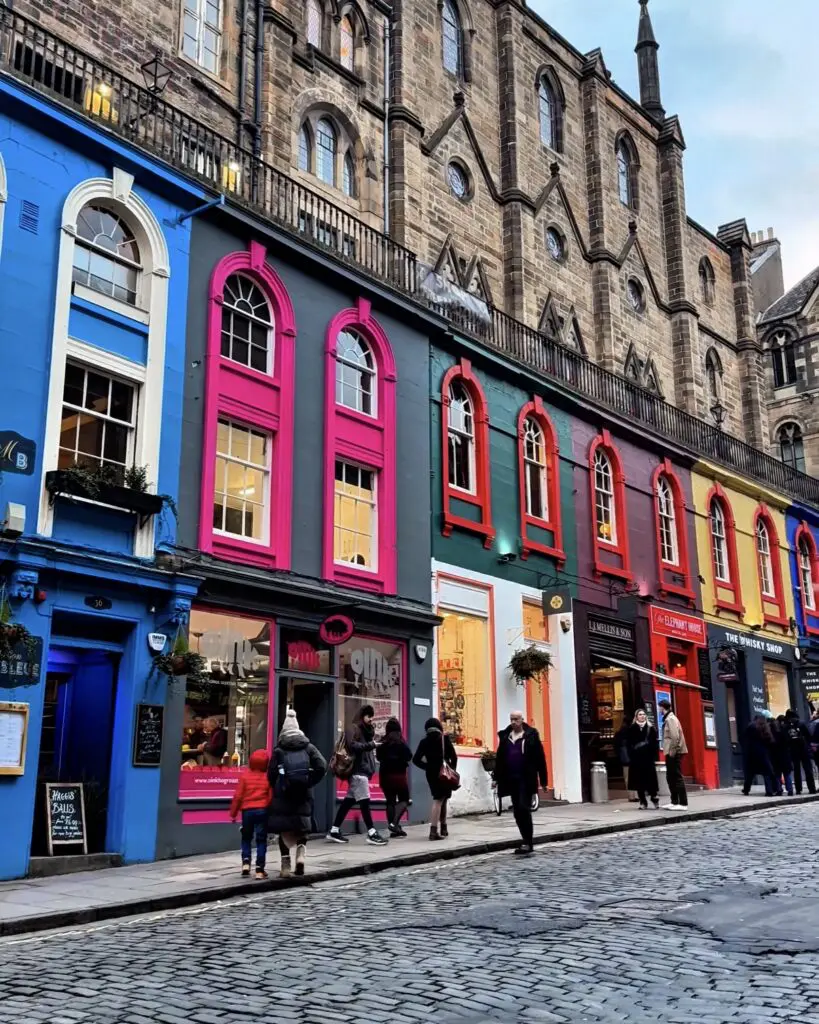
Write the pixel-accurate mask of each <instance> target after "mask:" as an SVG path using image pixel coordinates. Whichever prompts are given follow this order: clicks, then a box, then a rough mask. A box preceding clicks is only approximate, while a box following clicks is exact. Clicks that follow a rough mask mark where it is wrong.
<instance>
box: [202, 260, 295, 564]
mask: <svg viewBox="0 0 819 1024" xmlns="http://www.w3.org/2000/svg"><path fill="white" fill-rule="evenodd" d="M266 256H267V253H266V250H265V248H264V246H263V245H261V244H260V243H258V242H251V243H250V245H249V247H248V249H247V251H246V252H234V253H230V254H228V255H227V256H224V257H223V258H222V259H221V260H220V261H219V262H218V263H217V264H216V266H215V267H214V270H213V274H212V275H211V279H210V291H209V298H208V303H209V312H208V340H207V349H206V354H205V403H204V405H205V407H204V436H203V444H202V448H203V454H202V492H201V508H200V516H199V547H200V548H201V550H202V551H206V552H208V553H209V554H213V555H216V556H217V557H219V558H226V559H230V560H232V561H237V562H242V563H244V564H248V565H257V566H262V567H265V568H271V569H289V568H290V525H291V509H292V504H293V502H292V491H293V394H294V386H295V379H294V378H295V356H296V320H295V316H294V314H293V304H292V303H291V301H290V296H289V295H288V294H287V289H286V288H285V287H284V285H283V284H282V281H281V279H280V278H279V276H278V275H277V274H276V273H275V271H274V270H273V268H272V267H271V266H270V265H269V264H268V263H267V261H266ZM232 274H242V275H243V276H244V277H247V278H249V279H250V280H252V281H253V282H254V283H255V284H257V285H258V286H259V287H260V288H261V289H262V291H263V292H264V293H265V296H266V297H267V300H268V302H269V303H270V306H271V311H272V314H273V322H274V328H273V332H274V352H273V367H272V372H271V373H262V372H261V371H260V370H254V369H252V368H251V367H249V366H243V365H242V364H241V363H236V362H234V361H233V360H231V359H227V358H226V357H225V356H223V355H222V344H221V338H222V305H223V302H224V289H225V282H226V281H227V279H228V278H229V277H230V276H231V275H232ZM220 416H224V417H227V418H229V419H230V420H232V421H233V422H235V423H239V424H240V425H242V426H247V427H251V428H255V429H257V430H260V431H264V432H265V433H266V434H269V435H270V476H269V480H270V488H269V500H268V504H269V508H268V513H269V521H268V530H267V542H266V543H264V544H261V543H255V542H253V541H248V540H244V539H242V538H241V537H227V536H224V535H222V534H217V533H214V530H213V498H214V480H215V473H216V434H217V424H218V420H219V417H220Z"/></svg>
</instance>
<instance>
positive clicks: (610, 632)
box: [589, 618, 634, 642]
mask: <svg viewBox="0 0 819 1024" xmlns="http://www.w3.org/2000/svg"><path fill="white" fill-rule="evenodd" d="M589 632H590V633H596V634H597V635H598V636H611V637H615V638H616V639H617V640H628V641H629V642H631V641H632V640H633V639H634V630H633V629H632V628H631V626H620V625H618V624H617V623H616V622H606V621H605V620H604V619H592V618H589Z"/></svg>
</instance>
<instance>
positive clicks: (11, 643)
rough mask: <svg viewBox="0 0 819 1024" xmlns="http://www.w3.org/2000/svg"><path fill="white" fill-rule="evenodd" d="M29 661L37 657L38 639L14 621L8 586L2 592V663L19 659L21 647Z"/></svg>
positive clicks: (0, 645) (0, 642) (0, 638)
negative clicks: (7, 591) (7, 593)
mask: <svg viewBox="0 0 819 1024" xmlns="http://www.w3.org/2000/svg"><path fill="white" fill-rule="evenodd" d="M21 645H22V647H23V649H24V650H25V652H26V657H27V658H28V660H29V661H31V660H33V659H34V658H35V657H36V656H37V638H36V637H35V636H32V635H31V633H29V631H28V630H27V629H26V627H25V626H24V625H23V624H22V623H21V622H14V621H13V620H12V613H11V605H10V604H9V600H8V597H7V596H6V585H5V583H4V584H3V587H2V589H1V590H0V661H9V660H11V659H12V658H15V657H18V656H19V653H20V646H21Z"/></svg>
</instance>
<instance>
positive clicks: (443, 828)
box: [441, 821, 449, 839]
mask: <svg viewBox="0 0 819 1024" xmlns="http://www.w3.org/2000/svg"><path fill="white" fill-rule="evenodd" d="M448 835H449V829H448V828H447V827H446V822H445V821H442V822H441V839H446V837H447V836H448Z"/></svg>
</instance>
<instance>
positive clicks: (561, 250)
mask: <svg viewBox="0 0 819 1024" xmlns="http://www.w3.org/2000/svg"><path fill="white" fill-rule="evenodd" d="M546 248H547V249H548V250H549V255H550V256H551V257H552V259H553V260H557V262H558V263H559V262H560V261H561V260H562V259H563V257H564V256H565V255H566V247H565V245H564V244H563V238H562V236H561V234H560V232H559V231H558V230H557V228H547V229H546Z"/></svg>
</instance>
